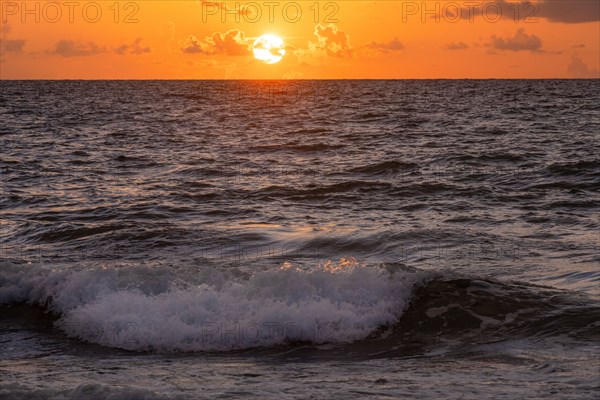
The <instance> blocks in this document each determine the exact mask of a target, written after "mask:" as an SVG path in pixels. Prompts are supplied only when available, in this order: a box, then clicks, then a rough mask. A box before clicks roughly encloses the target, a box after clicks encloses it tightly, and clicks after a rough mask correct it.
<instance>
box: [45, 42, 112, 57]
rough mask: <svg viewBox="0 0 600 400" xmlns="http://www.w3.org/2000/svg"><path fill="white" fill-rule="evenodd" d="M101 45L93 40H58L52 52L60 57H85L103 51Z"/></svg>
mask: <svg viewBox="0 0 600 400" xmlns="http://www.w3.org/2000/svg"><path fill="white" fill-rule="evenodd" d="M105 52H106V50H105V49H104V48H103V47H100V46H98V45H97V44H96V43H94V42H83V41H75V40H60V41H58V42H57V43H56V45H55V46H54V50H52V51H51V53H52V54H56V55H59V56H62V57H87V56H95V55H97V54H101V53H105Z"/></svg>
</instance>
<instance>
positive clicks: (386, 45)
mask: <svg viewBox="0 0 600 400" xmlns="http://www.w3.org/2000/svg"><path fill="white" fill-rule="evenodd" d="M366 47H368V48H369V49H373V50H380V51H383V52H388V51H398V50H402V49H404V45H403V44H402V43H401V42H400V40H398V38H393V39H392V40H390V41H389V42H383V43H379V42H371V43H369V44H368V45H367V46H366Z"/></svg>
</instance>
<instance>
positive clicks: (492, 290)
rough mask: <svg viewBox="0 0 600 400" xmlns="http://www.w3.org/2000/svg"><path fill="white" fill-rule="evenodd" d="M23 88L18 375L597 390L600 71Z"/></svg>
mask: <svg viewBox="0 0 600 400" xmlns="http://www.w3.org/2000/svg"><path fill="white" fill-rule="evenodd" d="M0 88H1V94H0V121H1V122H0V148H1V149H2V150H1V158H0V165H1V178H2V179H1V184H2V196H1V198H0V205H1V210H2V211H1V213H2V214H1V219H2V230H1V232H0V246H1V248H0V252H1V254H0V255H1V260H0V304H1V306H0V329H1V337H0V355H1V359H0V374H1V376H2V381H1V383H0V394H1V395H2V397H3V398H11V399H12V398H15V399H36V398H40V399H42V398H43V399H46V398H55V399H66V398H73V399H88V398H89V399H121V398H123V399H154V398H157V399H158V398H160V399H163V398H167V399H170V398H201V397H202V398H203V397H207V398H232V397H241V396H245V397H251V398H261V399H263V398H273V399H281V398H309V397H311V396H312V397H313V398H327V397H331V396H340V395H342V394H343V396H342V397H343V398H364V397H369V396H372V397H382V398H384V397H389V396H393V397H399V398H440V397H444V398H455V399H481V398H515V399H518V398H522V399H538V398H539V399H542V398H543V399H547V398H561V399H574V398H583V399H586V398H589V399H593V398H597V396H598V395H599V393H600V361H599V360H600V263H599V262H600V252H599V249H600V247H599V243H600V242H599V240H600V220H599V215H600V213H599V208H598V205H599V204H600V203H599V200H600V198H599V197H600V196H599V193H600V156H599V154H600V151H599V148H598V144H599V139H600V137H599V136H600V81H598V80H589V81H560V80H551V81H523V80H515V81H164V82H163V81H136V82H133V81H131V82H129V81H120V82H118V81H96V82H80V81H63V82H44V81H38V82H15V81H13V82H9V81H3V82H1V83H0Z"/></svg>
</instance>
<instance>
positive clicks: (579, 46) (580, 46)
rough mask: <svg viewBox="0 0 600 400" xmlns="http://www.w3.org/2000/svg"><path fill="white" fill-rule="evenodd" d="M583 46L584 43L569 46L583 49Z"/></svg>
mask: <svg viewBox="0 0 600 400" xmlns="http://www.w3.org/2000/svg"><path fill="white" fill-rule="evenodd" d="M584 47H585V44H574V45H573V46H571V48H573V49H583V48H584Z"/></svg>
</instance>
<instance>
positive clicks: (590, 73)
mask: <svg viewBox="0 0 600 400" xmlns="http://www.w3.org/2000/svg"><path fill="white" fill-rule="evenodd" d="M567 71H568V72H569V75H570V76H571V77H573V78H600V72H598V69H597V68H594V69H590V68H589V67H588V66H587V65H586V63H584V62H583V60H582V59H581V57H579V56H578V55H577V54H573V57H571V63H570V64H569V67H568V68H567Z"/></svg>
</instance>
